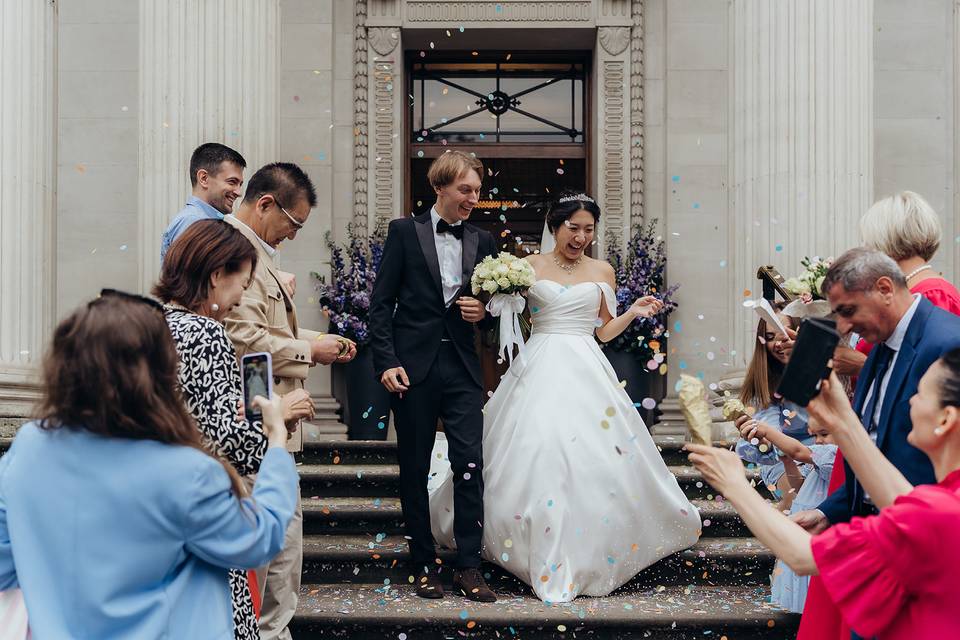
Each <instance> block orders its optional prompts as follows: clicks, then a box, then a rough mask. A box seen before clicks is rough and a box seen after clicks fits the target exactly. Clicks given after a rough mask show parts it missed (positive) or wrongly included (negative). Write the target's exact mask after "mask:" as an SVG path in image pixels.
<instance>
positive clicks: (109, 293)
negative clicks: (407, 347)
mask: <svg viewBox="0 0 960 640" xmlns="http://www.w3.org/2000/svg"><path fill="white" fill-rule="evenodd" d="M109 297H113V298H122V299H124V300H130V301H131V302H140V303H142V304H146V305H149V306H151V307H153V308H154V309H156V310H157V311H160V312H161V313H162V312H163V305H162V304H160V303H159V302H157V301H156V300H154V299H153V298H148V297H147V296H141V295H140V294H138V293H127V292H126V291H120V290H119V289H101V290H100V295H98V296H97V297H96V298H95V299H94V300H91V301H90V304H93V303H94V302H96V301H97V300H100V299H101V298H109Z"/></svg>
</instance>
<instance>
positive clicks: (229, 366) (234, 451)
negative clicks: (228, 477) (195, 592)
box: [153, 220, 314, 640]
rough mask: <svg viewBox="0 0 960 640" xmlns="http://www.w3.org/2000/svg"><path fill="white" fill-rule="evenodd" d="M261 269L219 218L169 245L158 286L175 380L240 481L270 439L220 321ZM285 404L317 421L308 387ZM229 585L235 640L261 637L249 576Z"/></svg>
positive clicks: (288, 417)
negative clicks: (256, 418)
mask: <svg viewBox="0 0 960 640" xmlns="http://www.w3.org/2000/svg"><path fill="white" fill-rule="evenodd" d="M256 263H257V252H256V249H254V247H253V245H252V244H250V241H249V240H247V239H246V238H244V237H243V234H241V233H240V232H239V231H237V230H236V229H234V228H233V227H232V226H230V225H229V224H227V223H226V222H223V221H222V220H201V221H199V222H195V223H193V224H192V225H190V227H189V228H188V229H187V230H186V231H184V232H183V233H182V234H181V235H180V236H179V237H178V238H177V239H176V240H175V241H174V243H173V244H172V245H171V246H170V249H169V250H168V251H167V255H166V257H165V258H164V261H163V269H162V271H161V274H160V280H159V281H158V282H157V284H156V285H155V286H154V288H153V294H154V295H155V296H157V298H159V299H160V300H162V301H163V302H164V310H165V312H166V318H167V324H168V325H169V327H170V333H171V334H172V335H173V341H174V343H175V344H176V348H177V352H178V353H179V355H180V370H179V376H178V378H179V382H180V388H181V390H182V392H183V397H184V400H185V401H186V404H187V408H188V409H189V411H190V413H191V414H192V415H193V417H194V418H195V419H196V421H197V426H199V427H200V431H201V432H202V433H203V436H204V439H205V440H206V442H207V443H208V444H209V446H211V447H212V449H213V450H215V451H216V452H217V453H218V454H220V455H221V456H223V457H224V458H225V459H226V460H227V461H228V462H230V464H232V465H233V466H234V467H235V468H236V470H237V471H238V472H239V473H240V474H241V475H243V476H250V475H253V474H255V473H257V471H258V469H259V468H260V461H261V460H262V459H263V454H264V451H265V450H266V437H265V436H264V433H263V431H262V430H261V428H260V425H259V424H258V422H252V423H251V422H250V421H248V420H247V418H246V417H245V415H244V413H245V412H244V407H243V383H242V378H241V374H240V365H239V363H238V362H237V353H236V351H235V350H234V347H233V343H232V342H231V341H230V338H229V337H227V333H226V331H225V330H224V328H223V324H222V320H223V318H224V316H226V315H227V314H228V313H229V312H230V310H231V309H233V308H234V307H236V306H237V305H238V304H239V303H240V298H241V296H242V295H243V291H244V289H246V287H247V285H248V283H249V282H250V275H251V273H253V269H254V267H255V266H256ZM260 386H261V387H262V385H260ZM260 392H261V393H265V390H260ZM281 406H282V411H283V419H284V421H285V422H286V423H287V424H290V425H296V424H297V421H299V420H300V419H301V418H312V417H313V411H314V409H313V402H312V400H311V399H310V395H309V394H308V393H307V392H306V391H304V390H303V389H297V390H295V391H292V392H291V393H288V394H286V395H285V396H283V397H282V399H281ZM230 585H231V590H232V592H233V604H234V607H233V615H234V622H235V623H236V625H235V637H236V638H238V639H244V640H246V639H248V638H259V637H260V633H259V628H258V627H257V619H256V616H255V615H254V607H253V599H252V597H251V591H250V587H249V582H248V579H247V575H246V572H244V571H231V572H230Z"/></svg>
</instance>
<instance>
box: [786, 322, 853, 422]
mask: <svg viewBox="0 0 960 640" xmlns="http://www.w3.org/2000/svg"><path fill="white" fill-rule="evenodd" d="M836 326H837V325H836V323H835V322H833V321H832V320H826V319H821V318H807V319H805V320H804V321H803V322H802V323H800V330H799V331H798V332H797V343H796V344H795V345H794V346H793V352H792V353H791V354H790V360H788V361H787V367H786V369H785V370H784V372H783V378H781V379H780V385H779V386H778V387H777V395H779V396H782V397H784V398H786V399H787V400H789V401H791V402H793V403H795V404H798V405H800V406H801V407H805V406H807V404H809V403H810V400H812V399H813V398H814V397H815V396H816V395H817V393H819V392H820V381H821V380H823V379H825V378H827V377H828V376H829V375H830V366H829V363H830V359H831V358H833V352H834V351H835V350H836V348H837V344H838V343H839V342H840V334H839V333H837V329H836Z"/></svg>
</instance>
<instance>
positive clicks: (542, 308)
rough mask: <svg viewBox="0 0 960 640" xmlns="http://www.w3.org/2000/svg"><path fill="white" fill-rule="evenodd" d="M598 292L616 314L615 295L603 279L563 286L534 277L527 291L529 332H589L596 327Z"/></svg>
mask: <svg viewBox="0 0 960 640" xmlns="http://www.w3.org/2000/svg"><path fill="white" fill-rule="evenodd" d="M601 294H603V295H602V299H603V302H605V303H606V304H607V308H608V309H610V308H611V307H612V309H613V310H612V311H611V315H614V316H615V315H616V294H615V293H614V291H613V289H612V288H611V287H610V285H608V284H607V283H605V282H580V283H578V284H574V285H563V284H560V283H559V282H554V281H553V280H537V281H536V282H535V283H534V284H533V286H532V287H530V289H529V291H528V292H527V305H528V307H529V308H530V319H531V320H532V328H531V334H532V335H537V334H547V333H561V334H567V335H592V334H593V332H594V330H596V328H597V318H598V317H599V316H598V314H599V311H600V304H601Z"/></svg>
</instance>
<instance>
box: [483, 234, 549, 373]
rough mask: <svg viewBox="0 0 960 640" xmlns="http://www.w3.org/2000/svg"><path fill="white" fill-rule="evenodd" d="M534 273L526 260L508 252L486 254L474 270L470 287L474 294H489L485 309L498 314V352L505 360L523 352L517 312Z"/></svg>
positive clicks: (533, 280)
mask: <svg viewBox="0 0 960 640" xmlns="http://www.w3.org/2000/svg"><path fill="white" fill-rule="evenodd" d="M536 279H537V274H536V273H535V272H534V270H533V267H532V266H531V265H530V263H529V262H527V261H526V260H523V259H521V258H518V257H516V256H515V255H513V254H510V253H500V254H499V255H497V256H487V257H486V258H484V259H483V261H482V262H481V263H480V264H478V265H477V266H476V268H475V269H474V270H473V275H472V276H471V277H470V288H471V290H472V291H473V295H475V296H476V295H480V294H483V293H486V294H488V295H489V296H490V301H489V302H488V303H487V311H489V312H490V314H491V315H493V316H499V317H500V353H501V355H502V357H503V358H505V359H507V360H508V361H510V360H512V359H513V348H514V347H517V357H518V358H519V357H520V354H522V353H523V334H522V333H521V332H520V317H519V316H520V314H521V313H522V312H523V306H524V304H526V302H525V301H524V299H523V296H522V295H521V294H522V293H523V292H525V291H526V290H527V289H529V288H530V287H532V286H533V283H534V282H535V281H536Z"/></svg>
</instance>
